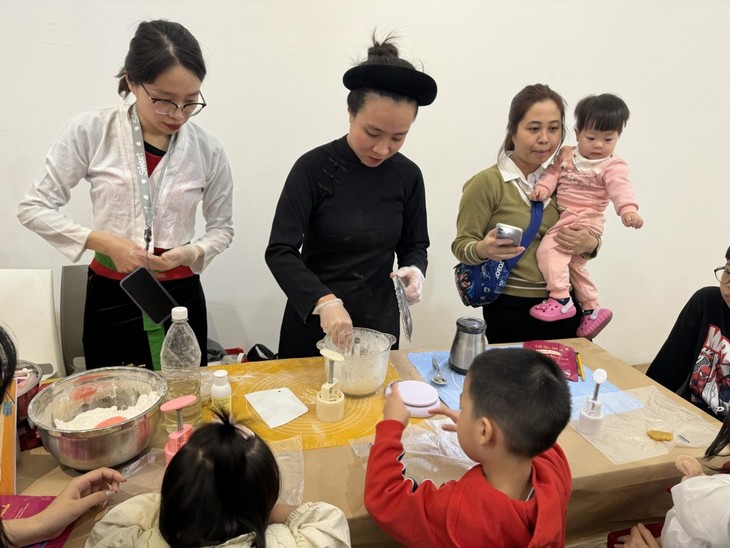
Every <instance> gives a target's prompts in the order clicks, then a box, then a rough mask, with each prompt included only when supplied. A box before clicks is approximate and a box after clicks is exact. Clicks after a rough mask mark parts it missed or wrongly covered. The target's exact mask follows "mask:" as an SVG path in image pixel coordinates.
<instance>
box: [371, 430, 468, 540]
mask: <svg viewBox="0 0 730 548" xmlns="http://www.w3.org/2000/svg"><path fill="white" fill-rule="evenodd" d="M404 428H405V427H404V426H403V425H402V424H401V423H400V422H398V421H394V420H387V421H381V422H380V423H378V425H377V426H376V427H375V442H374V443H373V446H372V447H371V448H370V456H369V457H368V466H367V471H366V473H365V508H366V509H367V510H368V512H369V513H370V516H371V517H372V518H373V520H374V521H375V522H376V523H377V524H378V525H379V526H380V527H381V528H382V529H383V531H385V532H386V533H387V534H388V535H390V536H391V537H393V538H394V539H396V540H397V541H398V542H401V543H403V544H407V545H420V546H429V545H430V546H438V545H443V544H442V543H441V542H439V540H442V539H443V541H445V542H447V543H448V542H449V540H448V536H447V533H446V515H447V511H446V509H447V507H448V501H449V498H450V496H451V492H452V490H453V485H455V482H447V483H446V484H444V485H443V486H442V487H441V488H439V489H437V488H436V486H435V485H434V484H433V482H432V481H430V480H426V481H424V482H422V483H421V484H420V485H416V482H415V481H413V480H412V479H410V478H406V477H405V476H404V472H405V468H404V467H403V465H402V464H401V462H400V458H401V457H402V456H403V444H402V442H401V435H402V434H403V430H404Z"/></svg>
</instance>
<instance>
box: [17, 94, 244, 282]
mask: <svg viewBox="0 0 730 548" xmlns="http://www.w3.org/2000/svg"><path fill="white" fill-rule="evenodd" d="M131 97H133V96H131ZM130 106H131V102H130V101H125V100H122V102H121V103H120V105H119V106H118V107H117V108H112V109H105V110H100V111H94V112H88V113H85V114H81V115H80V116H77V117H75V118H74V119H72V120H71V121H70V122H69V124H68V125H67V126H66V128H65V129H64V131H63V133H62V134H61V136H60V138H59V139H58V140H57V141H56V142H55V143H54V144H53V145H52V146H51V149H50V151H49V152H48V155H47V156H46V160H45V167H44V169H43V171H42V172H41V173H40V175H39V176H38V177H37V178H36V180H35V181H34V182H33V184H32V185H31V186H30V188H29V189H28V191H27V192H26V193H25V196H24V198H23V200H22V201H21V202H20V205H19V206H18V219H20V222H21V223H23V225H25V226H26V227H27V228H29V229H30V230H32V231H34V232H36V233H37V234H38V235H40V236H41V237H42V238H44V239H45V240H47V241H48V242H49V243H50V244H52V245H53V246H54V247H56V249H58V250H59V251H60V252H61V253H63V254H64V255H65V256H66V257H68V258H69V259H70V260H72V261H73V262H76V261H78V260H79V258H80V257H81V255H82V253H83V252H84V251H85V249H86V247H85V245H86V239H87V238H88V236H89V234H90V233H91V231H92V230H96V231H101V232H108V233H111V234H114V235H117V236H121V237H124V238H128V239H129V240H131V241H133V242H138V243H139V245H140V246H142V247H144V228H145V220H144V214H143V212H142V204H141V202H140V197H139V189H138V183H137V175H136V171H135V162H134V151H133V143H132V130H131V127H130V124H129V117H128V111H129V107H130ZM164 162H167V163H168V164H169V165H168V166H167V171H166V173H165V176H164V179H163V182H162V188H160V189H159V190H158V189H157V187H156V185H157V184H158V178H159V174H160V173H161V172H162V171H163V168H164ZM82 180H85V181H86V182H88V183H89V194H90V197H91V203H92V208H93V227H92V228H88V227H85V226H82V225H80V224H78V223H76V222H74V221H73V220H72V219H69V218H68V217H66V216H65V215H64V214H63V213H61V212H60V211H59V209H60V208H61V207H62V206H64V205H65V204H67V203H68V201H69V200H70V198H71V190H72V189H73V188H74V187H75V186H76V185H77V184H78V183H79V182H80V181H82ZM150 184H151V185H152V195H153V196H155V195H156V201H155V202H153V206H154V220H153V224H152V243H151V245H152V246H154V247H160V248H165V249H170V248H173V247H177V246H180V245H183V244H185V243H187V242H193V238H194V236H195V216H196V210H197V207H198V204H199V203H200V202H202V212H203V217H204V218H205V221H206V224H205V233H204V234H203V235H202V236H201V237H200V238H199V239H197V240H195V241H194V242H193V243H195V244H196V245H199V246H200V247H201V248H202V249H203V251H204V252H205V254H204V255H203V256H202V257H201V258H199V259H198V260H197V261H196V262H195V263H194V264H193V265H191V269H192V270H193V272H196V273H200V272H201V271H202V270H203V269H205V267H207V266H208V264H209V263H210V261H211V260H212V259H213V257H215V256H216V255H218V254H219V253H220V252H222V251H223V250H224V249H226V248H227V247H228V246H229V245H230V243H231V241H232V240H233V234H234V230H233V179H232V176H231V169H230V166H229V164H228V159H227V158H226V154H225V151H224V150H223V148H222V146H221V145H220V144H219V143H218V141H217V140H216V139H215V138H214V137H212V136H211V135H209V134H208V133H206V132H205V131H203V130H202V129H201V128H200V127H198V126H197V125H195V124H193V123H192V122H190V121H188V122H187V123H186V124H185V125H183V126H182V127H181V128H180V130H179V131H178V134H177V137H176V143H175V146H174V148H173V150H172V153H170V154H169V155H168V154H166V155H165V156H164V158H163V159H162V161H161V162H160V164H159V165H158V167H157V168H156V169H155V171H154V172H153V174H152V176H151V177H150Z"/></svg>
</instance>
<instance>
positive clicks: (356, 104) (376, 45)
mask: <svg viewBox="0 0 730 548" xmlns="http://www.w3.org/2000/svg"><path fill="white" fill-rule="evenodd" d="M372 40H373V45H372V46H370V47H369V48H368V58H367V59H366V60H365V61H363V62H362V63H358V65H357V66H362V65H395V66H398V67H405V68H410V69H414V70H415V67H414V66H413V64H411V63H410V62H408V61H406V60H405V59H401V58H400V57H399V56H398V48H397V47H396V45H395V41H396V37H395V36H393V35H392V34H389V35H388V36H386V37H385V38H383V41H382V42H378V40H377V38H375V33H374V32H373V37H372ZM368 93H375V94H377V95H380V96H382V97H388V98H389V99H393V100H394V101H408V102H411V103H415V102H416V101H415V99H413V98H412V97H408V96H406V95H401V94H400V93H396V92H394V91H389V90H387V89H374V88H356V89H353V90H351V91H350V93H348V95H347V109H348V110H349V111H350V113H351V114H352V115H353V116H354V115H356V114H357V113H358V112H360V109H361V108H362V107H363V105H364V104H365V97H366V96H367V95H368ZM416 113H418V105H416Z"/></svg>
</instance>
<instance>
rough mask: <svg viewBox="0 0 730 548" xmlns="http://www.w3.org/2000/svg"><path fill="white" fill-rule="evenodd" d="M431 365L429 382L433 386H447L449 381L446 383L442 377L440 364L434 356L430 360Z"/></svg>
mask: <svg viewBox="0 0 730 548" xmlns="http://www.w3.org/2000/svg"><path fill="white" fill-rule="evenodd" d="M431 364H432V365H433V370H434V374H433V377H431V382H432V383H434V384H438V385H439V386H444V385H445V384H448V382H449V381H447V380H446V379H445V378H444V377H443V375H441V364H440V363H439V361H438V360H437V359H436V356H434V357H433V359H432V360H431Z"/></svg>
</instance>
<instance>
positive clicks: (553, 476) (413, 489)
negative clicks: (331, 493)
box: [365, 348, 572, 548]
mask: <svg viewBox="0 0 730 548" xmlns="http://www.w3.org/2000/svg"><path fill="white" fill-rule="evenodd" d="M431 412H432V413H433V414H436V413H441V414H444V415H446V416H448V417H449V418H450V419H452V421H453V422H454V424H453V425H445V426H444V429H445V430H449V431H455V432H456V434H457V437H458V440H459V444H460V445H461V447H462V449H463V450H464V452H465V453H466V455H467V456H468V457H469V458H470V459H472V460H474V461H476V462H477V463H478V464H477V465H476V466H474V467H473V468H472V469H471V470H469V471H468V472H466V474H464V475H463V476H462V477H461V479H459V480H451V481H447V482H446V483H444V484H443V485H442V486H440V487H437V486H436V485H434V483H433V482H432V481H431V480H425V481H423V482H422V483H421V484H420V485H418V484H416V482H415V481H414V480H412V479H410V478H407V477H406V476H405V475H404V472H405V470H404V467H403V465H402V464H401V462H400V458H401V457H402V456H403V444H402V442H401V435H402V433H403V430H404V429H405V427H406V425H407V424H408V419H409V418H410V413H409V411H408V409H407V408H406V407H405V405H404V404H403V401H402V400H401V398H400V395H399V393H398V384H397V383H394V384H393V387H392V389H391V394H390V395H389V396H388V398H387V399H386V402H385V407H384V408H383V420H382V421H381V422H380V423H378V425H377V427H376V433H375V442H374V443H373V446H372V448H371V449H370V456H369V458H368V467H367V472H366V475H365V507H366V508H367V510H368V512H369V513H370V515H371V517H372V518H373V520H374V521H375V522H376V523H377V524H378V525H379V526H380V527H381V528H382V529H383V530H384V531H385V532H386V533H387V534H388V535H390V536H391V537H393V538H394V539H396V540H397V541H398V542H401V543H403V544H405V545H406V546H439V547H446V546H460V547H470V546H474V547H477V546H478V547H484V546H500V547H520V548H524V547H526V546H534V547H537V546H564V545H565V515H566V511H567V506H568V499H569V498H570V491H571V486H572V482H571V477H570V468H569V467H568V461H567V459H566V458H565V454H564V453H563V451H562V449H560V447H559V446H558V445H557V444H556V440H557V438H558V435H559V434H560V432H562V431H563V428H565V426H566V425H567V424H568V420H569V419H570V391H569V390H568V386H567V383H566V380H565V375H564V374H563V371H562V370H561V369H560V367H558V365H557V364H556V363H555V362H554V361H553V360H552V359H551V358H549V357H547V356H545V355H543V354H540V353H539V352H535V351H533V350H525V349H518V348H508V349H493V350H488V351H487V352H483V353H482V354H480V355H478V356H477V357H476V358H475V359H474V362H473V363H472V365H471V367H470V368H469V372H468V374H467V376H466V379H465V381H464V390H463V392H462V393H461V412H459V411H454V410H452V409H449V408H448V407H445V406H443V405H442V406H441V407H439V408H437V409H433V410H431Z"/></svg>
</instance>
